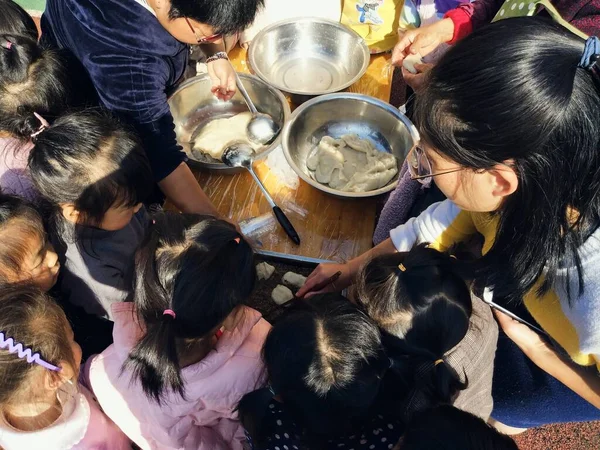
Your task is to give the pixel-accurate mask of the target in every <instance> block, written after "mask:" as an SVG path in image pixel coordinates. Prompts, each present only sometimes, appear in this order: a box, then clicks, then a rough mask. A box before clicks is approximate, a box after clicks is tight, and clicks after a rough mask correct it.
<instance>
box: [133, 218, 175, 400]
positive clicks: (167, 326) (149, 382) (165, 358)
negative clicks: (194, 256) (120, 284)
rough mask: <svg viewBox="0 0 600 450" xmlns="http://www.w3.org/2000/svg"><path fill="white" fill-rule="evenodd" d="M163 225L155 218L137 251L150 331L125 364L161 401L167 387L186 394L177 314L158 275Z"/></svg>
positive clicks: (140, 302) (140, 299)
mask: <svg viewBox="0 0 600 450" xmlns="http://www.w3.org/2000/svg"><path fill="white" fill-rule="evenodd" d="M159 228H160V224H159V225H158V226H157V225H156V219H154V221H153V224H152V225H151V226H150V230H149V233H148V236H147V238H146V241H145V242H144V243H143V245H142V246H141V248H142V249H141V250H140V251H138V252H137V253H136V258H135V264H136V267H137V270H138V276H137V277H136V281H135V283H136V285H137V286H136V289H135V291H136V297H135V304H136V310H137V314H138V317H139V319H140V321H141V322H142V323H144V325H145V328H146V333H145V335H144V337H143V338H142V339H141V340H140V341H139V342H138V344H137V345H136V346H135V348H134V349H133V350H132V352H131V353H130V354H129V358H128V359H127V361H126V363H125V366H124V367H127V368H128V369H130V370H131V371H132V373H133V378H132V380H136V379H139V380H140V382H141V384H142V389H143V390H144V392H145V393H146V395H148V396H149V397H151V398H152V399H154V400H155V401H156V402H158V403H160V402H161V398H162V396H163V392H164V390H165V387H166V386H168V387H170V389H171V390H172V391H174V392H178V393H179V394H181V395H182V396H183V395H184V388H183V381H182V380H181V371H180V369H179V355H178V353H177V344H176V341H175V332H174V327H175V326H177V324H176V319H177V313H176V312H174V311H173V310H172V309H170V308H172V306H170V305H171V299H170V298H169V295H168V293H167V291H166V290H165V288H164V287H163V286H162V285H161V284H160V282H159V279H158V278H157V277H156V274H157V267H156V259H155V257H154V255H155V254H156V252H157V249H158V247H159V246H160V245H161V238H160V234H159V231H158V230H159ZM161 310H162V313H161Z"/></svg>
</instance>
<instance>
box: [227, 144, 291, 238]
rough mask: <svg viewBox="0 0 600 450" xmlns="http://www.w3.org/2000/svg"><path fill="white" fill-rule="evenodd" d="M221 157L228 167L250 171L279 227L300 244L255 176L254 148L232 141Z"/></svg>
mask: <svg viewBox="0 0 600 450" xmlns="http://www.w3.org/2000/svg"><path fill="white" fill-rule="evenodd" d="M221 159H222V161H223V163H224V164H225V165H227V166H229V167H244V168H245V169H247V170H248V172H250V174H251V175H252V177H253V178H254V181H256V184H258V186H259V187H260V189H261V190H262V191H263V194H265V198H266V199H267V201H268V202H269V205H271V208H273V214H275V217H276V218H277V221H278V222H279V223H280V225H281V227H282V228H283V229H284V231H285V232H286V234H287V235H288V236H289V237H290V239H291V240H292V241H293V242H294V243H295V244H296V245H300V236H298V233H297V232H296V230H295V229H294V226H293V225H292V223H291V222H290V220H289V219H288V218H287V216H286V215H285V214H284V212H283V211H282V210H281V208H280V207H279V206H277V204H276V203H275V202H274V201H273V198H272V197H271V195H270V194H269V192H268V191H267V190H266V189H265V186H264V185H263V184H262V182H261V181H260V179H259V178H258V177H257V176H256V173H255V172H254V169H253V168H252V163H253V162H254V150H253V149H252V148H251V147H250V146H249V145H248V144H246V143H244V142H237V143H233V144H230V145H229V146H228V147H227V148H226V149H225V151H224V152H223V156H222V157H221Z"/></svg>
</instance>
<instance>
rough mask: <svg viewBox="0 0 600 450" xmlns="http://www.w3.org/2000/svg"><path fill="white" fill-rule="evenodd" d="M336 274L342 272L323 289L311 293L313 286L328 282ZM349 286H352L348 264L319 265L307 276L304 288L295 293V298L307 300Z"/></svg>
mask: <svg viewBox="0 0 600 450" xmlns="http://www.w3.org/2000/svg"><path fill="white" fill-rule="evenodd" d="M337 272H342V275H341V276H340V277H339V278H338V279H337V280H335V281H334V282H333V283H331V284H329V285H327V286H325V287H324V288H323V289H320V290H318V291H313V289H314V288H315V286H317V285H318V284H319V283H322V282H324V281H326V280H328V279H329V278H331V277H332V276H333V275H335V274H336V273H337ZM350 284H352V271H351V269H350V265H349V264H347V263H346V264H319V265H318V266H317V268H316V269H315V270H313V272H312V273H311V274H310V275H309V276H308V278H307V279H306V282H305V283H304V286H302V287H301V288H300V290H299V291H298V292H297V293H296V297H300V298H302V297H306V298H309V297H312V296H313V295H317V294H321V293H324V292H335V291H341V290H344V289H345V288H347V287H348V286H350Z"/></svg>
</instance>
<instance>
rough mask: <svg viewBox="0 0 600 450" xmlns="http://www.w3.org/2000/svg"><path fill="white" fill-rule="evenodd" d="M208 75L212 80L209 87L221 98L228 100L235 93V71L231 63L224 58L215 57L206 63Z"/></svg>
mask: <svg viewBox="0 0 600 450" xmlns="http://www.w3.org/2000/svg"><path fill="white" fill-rule="evenodd" d="M207 66H208V75H209V76H210V79H211V80H212V88H211V89H210V90H211V92H212V93H213V94H215V96H216V97H217V98H219V99H221V100H225V101H227V100H229V99H230V98H231V97H233V94H235V90H236V86H235V73H234V70H233V67H232V66H231V63H230V62H229V61H228V60H225V59H217V60H215V61H212V62H209V63H208V65H207Z"/></svg>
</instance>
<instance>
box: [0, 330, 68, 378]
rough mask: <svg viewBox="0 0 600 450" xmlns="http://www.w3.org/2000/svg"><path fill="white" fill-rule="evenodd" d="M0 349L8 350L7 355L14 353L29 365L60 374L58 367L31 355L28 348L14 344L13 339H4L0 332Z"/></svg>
mask: <svg viewBox="0 0 600 450" xmlns="http://www.w3.org/2000/svg"><path fill="white" fill-rule="evenodd" d="M0 348H3V349H6V348H8V352H9V353H16V354H17V356H18V357H19V358H21V359H26V360H27V362H28V363H29V364H31V363H35V364H38V365H40V366H42V367H45V368H46V369H48V370H53V371H54V372H60V367H58V366H55V365H54V364H50V363H49V362H46V361H44V360H43V359H42V358H41V357H40V354H39V353H33V354H32V352H31V349H30V348H27V347H23V344H20V343H18V342H16V343H15V340H14V339H13V338H7V339H5V338H4V333H3V332H1V331H0Z"/></svg>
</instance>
